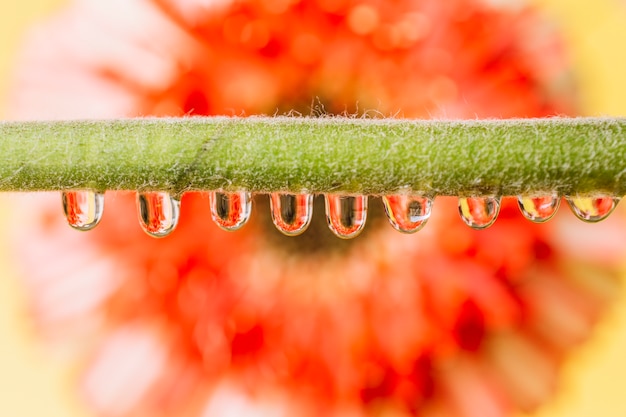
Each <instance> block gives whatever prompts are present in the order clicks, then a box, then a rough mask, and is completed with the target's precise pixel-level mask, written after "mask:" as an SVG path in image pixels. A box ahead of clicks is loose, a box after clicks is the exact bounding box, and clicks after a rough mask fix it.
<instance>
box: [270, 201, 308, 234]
mask: <svg viewBox="0 0 626 417" xmlns="http://www.w3.org/2000/svg"><path fill="white" fill-rule="evenodd" d="M270 211H271V213H272V221H273V222H274V225H275V226H276V228H277V229H278V230H280V231H281V232H282V233H283V234H285V235H287V236H297V235H299V234H301V233H302V232H304V231H305V230H306V229H307V227H309V223H311V217H312V214H313V195H311V194H298V195H293V194H278V193H274V194H272V195H270Z"/></svg>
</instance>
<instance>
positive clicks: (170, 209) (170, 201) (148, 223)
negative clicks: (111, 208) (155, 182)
mask: <svg viewBox="0 0 626 417" xmlns="http://www.w3.org/2000/svg"><path fill="white" fill-rule="evenodd" d="M137 210H138V213H139V224H141V228H142V229H143V231H144V232H146V233H147V234H149V235H150V236H152V237H164V236H167V235H169V234H170V233H172V231H173V230H174V229H175V228H176V225H177V224H178V218H179V215H180V201H178V200H177V199H175V198H173V197H172V196H170V195H169V193H166V192H149V193H138V194H137Z"/></svg>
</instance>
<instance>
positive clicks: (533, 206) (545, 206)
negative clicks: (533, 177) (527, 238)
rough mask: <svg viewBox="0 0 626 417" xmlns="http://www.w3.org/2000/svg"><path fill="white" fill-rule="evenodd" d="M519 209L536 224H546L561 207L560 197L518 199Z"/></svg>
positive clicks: (520, 197)
mask: <svg viewBox="0 0 626 417" xmlns="http://www.w3.org/2000/svg"><path fill="white" fill-rule="evenodd" d="M517 204H518V205H519V209H520V211H521V212H522V214H523V215H524V217H526V218H527V219H528V220H530V221H532V222H535V223H544V222H547V221H548V220H550V219H551V218H552V217H553V216H554V215H555V214H556V212H557V210H558V209H559V206H560V205H561V198H560V197H559V196H558V195H549V196H542V197H522V196H519V197H517Z"/></svg>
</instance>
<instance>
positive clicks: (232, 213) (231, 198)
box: [209, 191, 252, 231]
mask: <svg viewBox="0 0 626 417" xmlns="http://www.w3.org/2000/svg"><path fill="white" fill-rule="evenodd" d="M209 203H210V205H211V217H212V218H213V221H214V222H215V223H216V224H217V225H218V226H219V227H220V228H222V229H224V230H228V231H234V230H237V229H240V228H241V227H242V226H243V225H244V224H246V222H247V221H248V219H249V218H250V213H251V211H252V196H251V195H250V193H249V192H247V191H242V192H238V193H222V192H219V191H212V192H210V193H209Z"/></svg>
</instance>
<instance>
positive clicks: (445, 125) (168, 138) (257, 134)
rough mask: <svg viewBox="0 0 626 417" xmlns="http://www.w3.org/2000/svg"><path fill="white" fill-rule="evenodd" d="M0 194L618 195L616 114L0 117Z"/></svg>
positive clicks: (622, 176) (621, 123)
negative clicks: (431, 118)
mask: <svg viewBox="0 0 626 417" xmlns="http://www.w3.org/2000/svg"><path fill="white" fill-rule="evenodd" d="M0 135H1V136H2V138H3V142H2V145H1V146H2V153H1V154H0V178H1V181H0V190H3V191H41V190H68V189H94V190H102V191H103V190H140V191H168V192H170V193H172V194H180V193H182V192H185V191H190V190H225V191H237V190H247V191H251V192H258V193H270V192H291V193H300V192H308V193H344V194H367V195H384V194H391V193H397V192H398V191H404V192H414V193H419V194H428V195H451V196H480V195H504V196H506V195H522V194H523V195H537V194H545V193H546V192H552V193H558V194H561V195H572V194H584V195H594V194H610V195H615V196H621V195H623V194H626V166H625V164H624V162H623V161H624V160H626V119H618V118H547V119H514V120H471V121H422V120H395V119H350V118H339V117H337V118H335V117H329V118H293V117H249V118H228V117H213V118H168V119H157V118H148V119H128V120H110V121H109V120H106V121H105V120H103V121H60V122H5V123H2V124H0Z"/></svg>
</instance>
